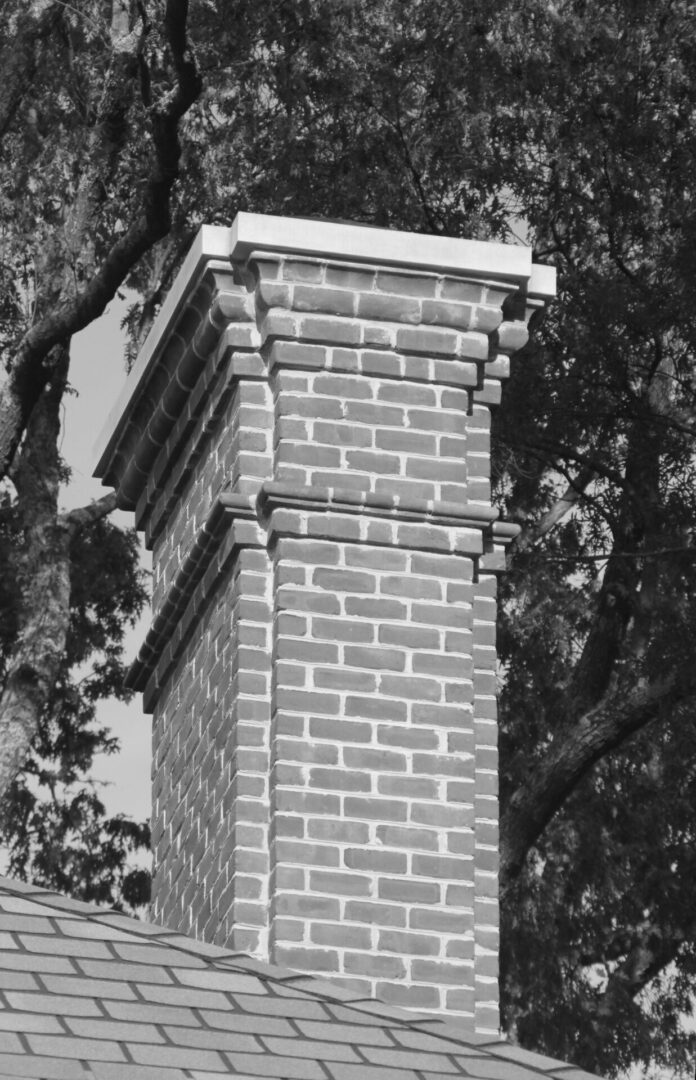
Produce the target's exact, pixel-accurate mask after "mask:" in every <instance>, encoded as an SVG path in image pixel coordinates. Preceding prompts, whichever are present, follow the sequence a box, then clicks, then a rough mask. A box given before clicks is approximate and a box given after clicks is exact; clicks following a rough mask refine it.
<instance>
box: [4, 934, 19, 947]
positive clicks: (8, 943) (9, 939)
mask: <svg viewBox="0 0 696 1080" xmlns="http://www.w3.org/2000/svg"><path fill="white" fill-rule="evenodd" d="M18 948H19V945H18V943H17V942H16V941H15V939H14V938H13V936H12V934H8V932H7V931H6V930H3V931H2V932H0V949H8V950H12V949H18Z"/></svg>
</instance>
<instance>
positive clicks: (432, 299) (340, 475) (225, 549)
mask: <svg viewBox="0 0 696 1080" xmlns="http://www.w3.org/2000/svg"><path fill="white" fill-rule="evenodd" d="M553 292H554V279H553V271H552V270H549V269H548V268H546V267H538V266H532V264H531V260H530V252H529V250H528V249H526V248H522V247H511V246H505V245H501V244H492V243H491V244H489V243H481V242H477V241H468V240H453V239H448V238H445V237H432V236H420V235H414V234H408V233H401V232H393V231H387V230H375V229H371V228H366V227H363V226H353V225H345V224H336V223H331V222H321V221H315V220H290V219H288V218H280V217H265V216H259V215H254V214H240V215H239V216H238V217H237V218H236V220H235V222H234V224H233V226H232V227H231V228H229V229H228V228H217V227H215V228H209V227H204V228H203V229H201V231H200V233H199V235H198V238H197V239H196V241H195V244H194V246H193V249H192V250H191V252H190V254H189V256H188V258H187V259H186V262H185V263H184V266H183V268H182V270H181V272H180V274H179V276H178V278H177V279H176V282H175V283H174V286H173V288H172V290H171V292H170V293H169V295H168V297H167V300H166V302H165V304H164V305H163V307H162V310H161V312H160V314H159V316H158V318H157V321H156V322H155V325H154V327H153V329H152V332H151V333H150V335H149V337H148V339H147V342H146V343H145V346H144V348H143V351H142V353H141V355H140V357H139V359H138V361H137V363H136V365H135V367H134V369H133V372H132V374H131V376H130V379H129V381H128V384H127V386H126V389H125V391H124V394H123V396H122V398H121V400H119V402H118V403H117V405H116V407H115V410H114V413H113V415H112V419H111V422H110V424H109V426H108V430H107V431H106V432H105V434H104V436H103V438H102V442H101V447H100V461H99V466H98V469H97V474H98V475H99V476H101V477H102V478H103V482H104V483H105V484H108V485H114V486H115V487H116V488H117V490H118V492H119V502H120V505H121V506H122V507H124V508H126V509H131V510H134V511H135V516H136V523H137V526H138V528H139V529H142V530H144V532H145V536H146V542H147V544H148V545H149V546H151V547H152V548H153V553H154V554H153V557H154V595H153V622H152V628H151V630H150V632H149V634H148V636H147V640H146V642H145V644H144V646H143V648H142V650H141V652H140V655H139V657H138V660H137V661H136V663H135V665H134V667H133V668H132V670H131V675H130V682H131V686H132V687H133V688H135V689H138V690H142V691H143V694H144V707H145V709H146V710H147V711H151V712H152V713H153V714H154V763H153V785H154V810H153V823H154V840H153V842H154V853H155V882H154V913H155V916H156V918H157V919H158V920H160V921H161V922H163V923H166V924H167V925H168V926H170V927H172V928H175V929H177V930H179V931H181V932H182V933H187V934H193V935H195V936H196V937H199V938H203V939H205V940H208V941H210V942H214V943H216V944H222V945H227V946H229V947H232V948H234V949H238V950H240V951H245V952H250V953H252V954H255V955H256V956H258V957H260V958H262V959H264V960H267V961H270V962H274V963H277V964H281V965H284V966H290V967H293V968H296V969H298V970H299V971H302V972H308V973H312V974H316V975H320V976H322V977H325V978H328V979H334V980H340V981H341V983H342V984H344V985H346V986H348V987H349V988H350V989H352V990H355V992H356V993H357V994H359V995H360V994H361V995H375V996H378V997H381V998H382V999H384V1000H385V1001H387V1002H391V1003H394V1004H399V1005H406V1006H413V1007H416V1008H418V1009H419V1010H421V1011H432V1012H433V1013H440V1014H442V1013H447V1014H450V1015H457V1016H460V1017H463V1018H466V1019H465V1020H464V1021H463V1022H464V1026H465V1027H466V1029H467V1030H468V1031H473V1030H476V1031H480V1032H486V1033H495V1032H496V1031H497V1029H498V985H497V963H498V908H497V862H498V855H497V842H498V832H497V828H498V825H497V820H498V806H497V798H496V793H497V756H496V753H497V752H496V699H495V692H496V671H495V666H496V651H495V613H496V607H495V589H496V574H497V573H498V572H499V571H500V570H502V568H503V564H504V550H505V545H506V544H507V543H508V541H509V540H510V538H511V537H512V536H514V533H515V530H514V528H513V527H511V526H509V525H505V524H501V523H499V522H498V521H497V520H496V519H497V513H496V511H495V510H493V509H492V508H491V502H490V485H489V478H488V474H489V421H490V407H491V406H492V405H494V404H495V403H496V402H497V401H498V400H499V395H500V385H501V380H502V379H503V378H504V377H505V375H506V374H507V370H508V358H509V356H510V355H511V354H512V353H514V352H515V350H517V349H519V348H520V346H521V345H522V344H524V342H525V341H526V339H527V319H528V316H529V315H530V313H531V311H532V310H533V309H534V308H535V307H538V306H541V305H542V304H543V303H544V302H545V301H546V300H547V299H548V298H549V297H551V296H552V295H553Z"/></svg>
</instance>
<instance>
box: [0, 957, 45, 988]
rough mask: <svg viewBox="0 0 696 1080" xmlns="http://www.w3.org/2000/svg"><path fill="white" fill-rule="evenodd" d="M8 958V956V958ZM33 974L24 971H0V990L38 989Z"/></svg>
mask: <svg viewBox="0 0 696 1080" xmlns="http://www.w3.org/2000/svg"><path fill="white" fill-rule="evenodd" d="M8 959H9V958H8ZM38 989H39V984H38V982H37V981H36V979H35V978H34V976H33V975H30V974H29V973H28V972H24V971H0V990H38Z"/></svg>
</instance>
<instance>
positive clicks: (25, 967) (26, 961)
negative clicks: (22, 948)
mask: <svg viewBox="0 0 696 1080" xmlns="http://www.w3.org/2000/svg"><path fill="white" fill-rule="evenodd" d="M9 962H10V963H11V964H12V967H13V969H14V970H15V971H46V972H55V973H57V974H60V975H68V974H71V973H72V974H73V975H74V974H76V970H75V968H74V967H73V965H72V964H71V963H70V961H69V960H68V959H67V957H64V956H47V955H46V954H45V953H43V954H36V953H25V952H16V953H13V954H12V957H11V958H9Z"/></svg>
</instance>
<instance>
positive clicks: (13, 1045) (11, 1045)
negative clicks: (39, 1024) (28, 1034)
mask: <svg viewBox="0 0 696 1080" xmlns="http://www.w3.org/2000/svg"><path fill="white" fill-rule="evenodd" d="M21 1049H22V1041H21V1039H20V1038H19V1036H17V1035H15V1034H14V1032H13V1031H0V1051H1V1052H2V1053H3V1054H15V1053H17V1051H18V1050H21Z"/></svg>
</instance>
